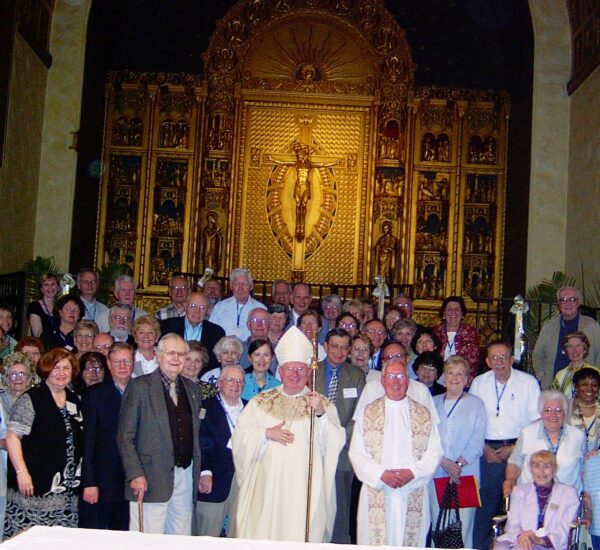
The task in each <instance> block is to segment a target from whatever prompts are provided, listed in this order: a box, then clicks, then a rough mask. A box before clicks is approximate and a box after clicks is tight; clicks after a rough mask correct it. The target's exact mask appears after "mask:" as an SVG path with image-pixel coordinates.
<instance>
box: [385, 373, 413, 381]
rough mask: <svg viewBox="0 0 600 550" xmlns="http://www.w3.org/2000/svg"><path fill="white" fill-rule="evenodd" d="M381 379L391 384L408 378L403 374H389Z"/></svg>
mask: <svg viewBox="0 0 600 550" xmlns="http://www.w3.org/2000/svg"><path fill="white" fill-rule="evenodd" d="M383 377H384V378H385V379H386V380H389V381H390V382H393V381H394V380H396V381H398V382H402V381H404V380H406V379H407V378H408V376H406V374H404V373H403V372H390V373H389V374H384V375H383Z"/></svg>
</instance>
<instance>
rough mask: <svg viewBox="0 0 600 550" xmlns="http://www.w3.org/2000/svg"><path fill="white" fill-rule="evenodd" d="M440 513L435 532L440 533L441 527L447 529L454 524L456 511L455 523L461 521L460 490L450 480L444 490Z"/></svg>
mask: <svg viewBox="0 0 600 550" xmlns="http://www.w3.org/2000/svg"><path fill="white" fill-rule="evenodd" d="M441 504H442V505H441V508H440V512H439V514H438V517H437V522H436V525H435V530H436V531H439V530H440V526H441V527H442V529H445V528H446V527H447V526H448V525H449V524H450V523H452V512H453V511H454V515H455V519H454V521H460V513H459V511H458V509H459V507H458V490H457V488H456V484H455V483H454V482H453V481H452V480H451V479H449V480H448V483H447V484H446V488H445V489H444V495H443V496H442V503H441Z"/></svg>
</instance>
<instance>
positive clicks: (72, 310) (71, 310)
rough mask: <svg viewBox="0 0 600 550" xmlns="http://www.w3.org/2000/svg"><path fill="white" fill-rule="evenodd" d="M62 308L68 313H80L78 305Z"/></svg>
mask: <svg viewBox="0 0 600 550" xmlns="http://www.w3.org/2000/svg"><path fill="white" fill-rule="evenodd" d="M62 310H63V311H65V312H66V313H79V308H78V307H63V308H62Z"/></svg>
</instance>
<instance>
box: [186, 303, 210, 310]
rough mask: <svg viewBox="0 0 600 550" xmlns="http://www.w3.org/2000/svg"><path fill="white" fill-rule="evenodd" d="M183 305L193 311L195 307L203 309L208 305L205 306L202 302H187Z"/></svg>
mask: <svg viewBox="0 0 600 550" xmlns="http://www.w3.org/2000/svg"><path fill="white" fill-rule="evenodd" d="M185 307H187V308H188V309H191V310H192V311H194V310H195V309H198V310H200V311H203V310H205V309H207V308H208V306H205V305H204V304H187V305H186V306H185Z"/></svg>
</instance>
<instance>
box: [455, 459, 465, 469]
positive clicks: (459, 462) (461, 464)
mask: <svg viewBox="0 0 600 550" xmlns="http://www.w3.org/2000/svg"><path fill="white" fill-rule="evenodd" d="M456 463H457V464H458V465H459V466H460V467H461V468H462V467H463V466H464V464H463V463H462V462H461V461H460V460H457V461H456Z"/></svg>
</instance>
